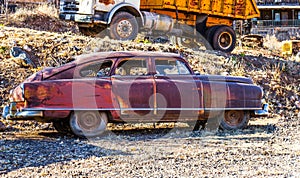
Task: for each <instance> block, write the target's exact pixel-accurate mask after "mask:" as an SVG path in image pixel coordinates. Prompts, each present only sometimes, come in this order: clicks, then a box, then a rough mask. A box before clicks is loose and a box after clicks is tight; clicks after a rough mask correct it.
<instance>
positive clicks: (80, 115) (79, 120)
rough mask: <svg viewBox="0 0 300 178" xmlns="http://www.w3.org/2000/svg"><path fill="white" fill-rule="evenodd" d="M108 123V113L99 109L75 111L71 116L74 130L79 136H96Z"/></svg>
mask: <svg viewBox="0 0 300 178" xmlns="http://www.w3.org/2000/svg"><path fill="white" fill-rule="evenodd" d="M106 125H107V114H106V113H105V112H98V111H75V112H73V113H72V114H71V117H70V127H71V130H72V132H73V133H74V134H75V135H77V136H79V137H86V138H88V137H96V136H99V135H100V134H101V133H103V132H104V131H105V129H106Z"/></svg>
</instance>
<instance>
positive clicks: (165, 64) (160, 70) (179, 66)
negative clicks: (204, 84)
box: [155, 58, 191, 75]
mask: <svg viewBox="0 0 300 178" xmlns="http://www.w3.org/2000/svg"><path fill="white" fill-rule="evenodd" d="M155 67H156V73H157V74H160V75H172V74H173V75H174V74H177V75H187V74H191V72H190V70H189V69H188V67H187V66H186V64H185V63H184V62H182V61H180V60H178V59H173V58H156V59H155Z"/></svg>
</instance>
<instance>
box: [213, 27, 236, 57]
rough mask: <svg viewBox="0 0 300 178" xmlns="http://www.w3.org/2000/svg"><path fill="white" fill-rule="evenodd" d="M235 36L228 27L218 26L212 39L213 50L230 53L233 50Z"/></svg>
mask: <svg viewBox="0 0 300 178" xmlns="http://www.w3.org/2000/svg"><path fill="white" fill-rule="evenodd" d="M235 42H236V35H235V32H234V30H233V29H232V28H231V27H229V26H219V27H218V28H217V29H216V30H215V32H214V33H213V37H212V47H213V48H214V49H215V50H219V51H223V52H226V53H227V52H231V51H233V49H234V48H235Z"/></svg>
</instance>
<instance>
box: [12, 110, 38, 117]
mask: <svg viewBox="0 0 300 178" xmlns="http://www.w3.org/2000/svg"><path fill="white" fill-rule="evenodd" d="M15 117H16V118H27V117H43V111H21V112H17V113H16V115H15Z"/></svg>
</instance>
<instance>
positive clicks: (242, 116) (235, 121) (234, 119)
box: [220, 110, 250, 130]
mask: <svg viewBox="0 0 300 178" xmlns="http://www.w3.org/2000/svg"><path fill="white" fill-rule="evenodd" d="M249 119H250V114H249V112H247V111H241V110H231V111H225V113H224V117H223V118H222V119H221V122H220V128H221V129H223V130H238V129H243V128H245V127H246V126H247V125H248V122H249Z"/></svg>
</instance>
